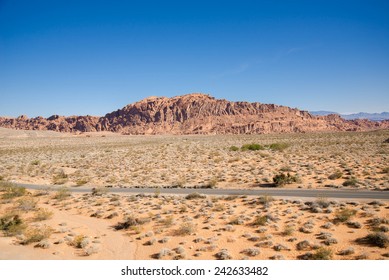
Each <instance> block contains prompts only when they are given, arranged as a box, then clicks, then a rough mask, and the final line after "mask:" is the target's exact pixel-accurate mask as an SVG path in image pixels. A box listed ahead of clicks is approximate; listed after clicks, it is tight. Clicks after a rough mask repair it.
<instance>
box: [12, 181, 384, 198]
mask: <svg viewBox="0 0 389 280" xmlns="http://www.w3.org/2000/svg"><path fill="white" fill-rule="evenodd" d="M18 185H19V186H22V187H25V188H27V189H35V190H47V189H49V190H57V189H58V188H60V187H58V186H40V185H31V184H18ZM68 189H69V190H70V191H72V192H79V193H85V192H91V188H86V187H74V188H72V187H70V188H68ZM108 191H109V192H110V193H118V194H140V193H144V194H147V193H151V194H155V193H156V192H158V193H160V194H181V195H184V194H190V193H194V192H198V193H201V194H205V195H250V196H260V195H271V196H274V197H301V198H317V197H327V198H343V199H379V200H383V199H384V200H389V191H366V190H339V189H331V190H328V189H282V188H261V189H255V190H254V189H251V190H239V189H193V188H187V189H182V188H159V189H156V188H108Z"/></svg>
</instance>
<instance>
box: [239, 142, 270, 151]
mask: <svg viewBox="0 0 389 280" xmlns="http://www.w3.org/2000/svg"><path fill="white" fill-rule="evenodd" d="M264 149H265V148H264V147H263V146H262V145H260V144H255V143H253V144H244V145H243V146H242V147H241V150H242V151H258V150H264Z"/></svg>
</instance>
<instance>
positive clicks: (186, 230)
mask: <svg viewBox="0 0 389 280" xmlns="http://www.w3.org/2000/svg"><path fill="white" fill-rule="evenodd" d="M195 230H196V226H195V225H194V224H193V223H190V222H186V223H183V224H181V225H180V227H179V228H178V229H177V231H176V235H190V234H192V233H194V232H195Z"/></svg>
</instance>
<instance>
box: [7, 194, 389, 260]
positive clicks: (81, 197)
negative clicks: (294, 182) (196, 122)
mask: <svg viewBox="0 0 389 280" xmlns="http://www.w3.org/2000/svg"><path fill="white" fill-rule="evenodd" d="M192 197H193V198H191V195H189V196H186V197H184V196H162V195H159V194H158V193H156V194H154V195H130V196H128V195H116V194H109V193H101V194H98V195H93V194H92V193H86V194H72V195H70V196H68V197H61V196H58V193H51V192H49V193H44V194H42V193H41V192H38V193H37V192H35V193H33V194H29V195H26V196H23V197H19V198H14V199H11V200H9V199H8V200H5V199H3V200H2V203H1V208H0V218H1V217H4V216H5V215H6V214H7V213H10V212H13V213H15V212H17V213H18V215H19V216H20V217H21V219H22V220H23V221H24V223H25V224H26V225H28V226H29V227H30V228H31V227H32V228H42V226H44V225H46V226H49V227H50V228H51V229H52V232H51V234H50V235H49V236H46V237H45V238H44V239H43V240H41V241H34V242H31V243H29V244H27V245H21V244H23V243H24V242H23V241H24V240H26V239H27V234H25V233H20V234H17V235H15V236H13V237H5V234H6V231H3V237H0V249H1V250H0V252H1V253H0V259H142V260H145V259H302V258H304V255H305V254H307V253H312V254H315V253H318V252H321V254H327V255H329V257H328V256H327V257H328V258H331V259H388V258H389V250H388V248H387V247H386V248H385V247H382V248H381V247H379V246H376V245H374V244H368V243H366V242H363V241H362V240H361V239H362V238H364V237H366V236H367V235H368V234H372V233H378V232H379V233H380V234H383V235H384V236H386V238H388V235H387V233H386V232H387V231H388V230H389V215H388V214H389V203H388V202H385V201H384V202H380V201H339V200H331V199H326V198H318V199H315V200H313V201H309V200H308V201H301V200H297V199H293V200H288V199H279V200H273V198H272V197H244V196H240V197H236V196H227V197H216V196H215V197H199V196H198V195H196V194H193V195H192ZM27 198H30V199H31V198H32V199H33V200H34V201H35V202H37V204H36V205H35V206H34V207H33V208H32V209H29V210H28V211H25V210H22V208H23V207H22V206H21V205H24V204H25V203H24V204H23V203H20V200H21V201H22V202H23V201H25V200H27ZM24 208H25V207H24ZM42 208H44V209H46V210H48V211H50V212H52V213H53V216H52V217H49V218H48V219H47V220H43V221H38V222H37V221H35V220H34V218H33V217H35V216H36V215H37V214H36V213H37V212H39V211H41V209H42ZM344 209H346V210H347V211H349V212H350V211H351V212H350V215H349V216H348V215H346V216H347V220H344V221H341V220H340V219H339V217H342V215H341V213H342V212H341V211H344ZM80 238H81V240H80ZM76 240H80V241H82V242H80V244H78V246H77V245H76ZM37 244H38V245H37ZM42 244H44V245H45V246H43V248H42V247H38V246H40V245H42ZM385 246H389V244H386V245H385ZM37 247H38V248H37ZM320 250H322V251H320ZM344 250H346V251H348V252H347V253H344V252H343V253H342V251H344ZM323 252H324V253H323ZM305 257H306V258H313V257H312V256H309V255H305Z"/></svg>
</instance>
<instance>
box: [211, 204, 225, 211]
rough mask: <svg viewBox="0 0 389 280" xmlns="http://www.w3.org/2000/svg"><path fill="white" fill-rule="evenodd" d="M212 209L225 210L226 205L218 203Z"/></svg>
mask: <svg viewBox="0 0 389 280" xmlns="http://www.w3.org/2000/svg"><path fill="white" fill-rule="evenodd" d="M213 210H214V211H216V212H221V211H224V210H226V206H225V205H224V204H221V203H218V204H216V205H215V206H214V207H213Z"/></svg>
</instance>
